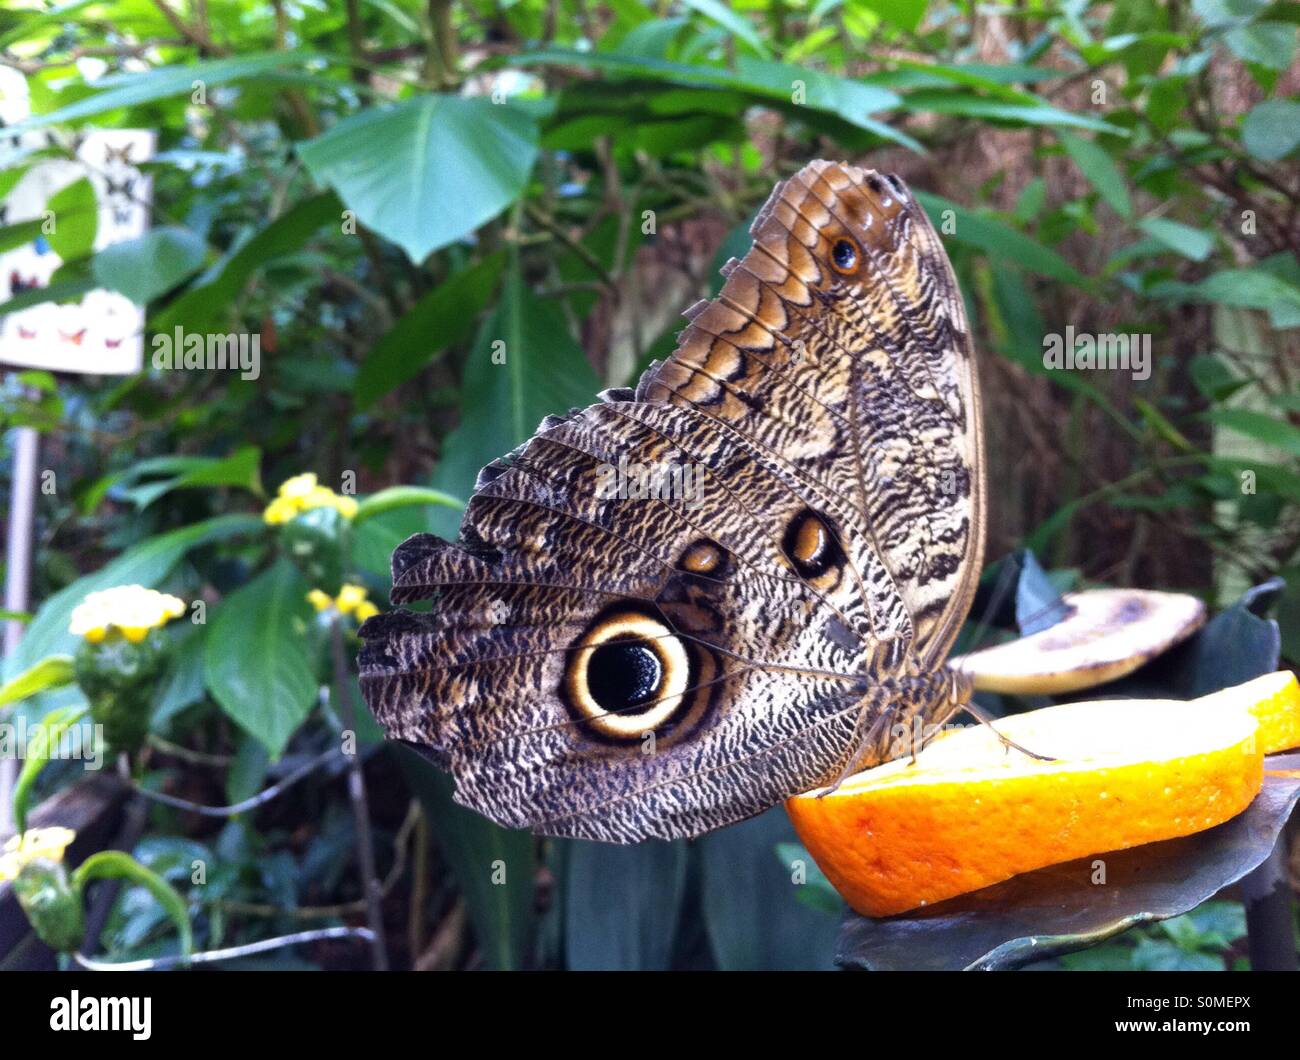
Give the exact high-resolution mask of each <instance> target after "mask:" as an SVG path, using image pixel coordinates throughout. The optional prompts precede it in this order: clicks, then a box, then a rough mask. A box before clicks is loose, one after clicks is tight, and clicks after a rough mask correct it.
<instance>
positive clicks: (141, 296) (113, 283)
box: [91, 226, 207, 305]
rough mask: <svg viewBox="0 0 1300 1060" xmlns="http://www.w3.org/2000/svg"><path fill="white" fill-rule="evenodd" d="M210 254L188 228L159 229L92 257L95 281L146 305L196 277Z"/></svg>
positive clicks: (109, 247) (137, 303)
mask: <svg viewBox="0 0 1300 1060" xmlns="http://www.w3.org/2000/svg"><path fill="white" fill-rule="evenodd" d="M206 253H207V248H206V245H205V244H204V242H203V240H202V239H200V238H199V237H198V236H196V235H195V234H194V233H193V232H191V231H190V230H189V229H187V228H177V227H174V226H167V227H163V228H155V229H153V230H151V231H149V232H146V233H145V234H144V235H142V236H140V237H138V238H137V239H128V240H124V241H123V242H121V243H112V244H110V245H109V246H107V247H105V248H104V249H103V250H101V251H100V252H99V253H98V254H96V255H95V257H94V259H93V260H92V266H91V267H92V271H93V273H94V276H95V282H96V283H98V284H99V285H100V286H101V287H107V288H109V289H110V290H113V291H119V292H121V293H122V294H124V295H126V297H127V298H129V299H131V301H133V302H134V303H135V304H136V305H144V304H146V303H147V302H149V301H151V300H152V299H154V298H157V297H158V296H159V295H160V294H165V293H166V292H167V291H170V290H171V289H172V288H173V287H175V286H176V285H177V284H179V283H181V282H182V281H184V280H186V279H188V278H189V277H191V276H193V275H194V273H196V272H198V271H199V269H200V268H201V267H202V265H203V258H204V255H205V254H206Z"/></svg>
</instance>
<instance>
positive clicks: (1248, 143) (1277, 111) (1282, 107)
mask: <svg viewBox="0 0 1300 1060" xmlns="http://www.w3.org/2000/svg"><path fill="white" fill-rule="evenodd" d="M1241 142H1242V144H1243V145H1245V148H1246V150H1247V151H1249V152H1250V153H1251V154H1252V155H1254V156H1255V157H1256V158H1262V159H1264V160H1265V161H1266V162H1277V161H1279V160H1280V159H1283V158H1285V157H1286V156H1287V155H1289V154H1290V153H1291V152H1292V151H1294V150H1295V149H1296V147H1297V146H1300V103H1297V102H1296V101H1295V100H1291V99H1270V100H1268V101H1267V102H1264V103H1261V104H1259V106H1257V107H1254V108H1253V109H1252V110H1251V112H1250V113H1249V114H1247V115H1246V120H1245V121H1243V122H1242V124H1241Z"/></svg>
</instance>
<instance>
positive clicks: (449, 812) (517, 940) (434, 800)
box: [393, 746, 537, 970]
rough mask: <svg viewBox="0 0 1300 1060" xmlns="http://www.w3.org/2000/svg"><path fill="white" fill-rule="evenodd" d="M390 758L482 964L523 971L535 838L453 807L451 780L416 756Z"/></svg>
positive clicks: (529, 935) (401, 752)
mask: <svg viewBox="0 0 1300 1060" xmlns="http://www.w3.org/2000/svg"><path fill="white" fill-rule="evenodd" d="M393 753H394V754H395V755H396V756H397V761H398V764H399V765H400V766H401V770H402V774H403V775H404V776H405V777H406V782H407V784H408V785H409V786H410V788H411V791H412V793H413V794H414V795H415V796H416V797H417V798H418V799H419V800H420V802H421V803H422V804H423V806H424V812H425V813H426V814H427V815H428V818H429V824H430V826H431V827H432V829H433V833H434V835H435V836H436V838H437V840H438V845H439V847H440V848H441V849H442V853H443V856H444V857H445V858H446V859H447V862H448V864H449V865H450V866H451V870H452V873H453V874H454V876H455V878H456V882H457V884H458V885H459V886H460V890H461V894H462V895H463V896H464V899H465V905H466V906H467V907H468V910H469V917H470V922H471V923H472V924H473V925H474V934H475V937H476V938H477V941H478V948H479V953H480V954H481V957H482V961H483V964H484V965H485V966H486V967H488V968H495V969H502V970H505V969H517V968H523V967H525V966H526V964H527V962H528V959H529V953H530V950H531V948H532V939H533V919H534V916H533V906H534V894H533V892H534V886H533V884H534V877H535V875H536V872H537V857H536V844H535V843H534V841H533V837H532V836H531V835H529V834H528V833H527V832H518V831H510V830H508V829H505V828H502V827H500V826H499V825H496V824H493V823H492V822H491V821H489V820H488V819H487V818H486V817H482V816H480V815H479V814H477V813H474V812H473V811H472V810H467V809H465V807H463V806H460V805H458V804H457V803H455V802H454V801H453V800H452V787H453V785H452V781H451V778H450V777H449V776H448V775H447V774H446V773H443V772H442V771H441V770H438V769H435V768H434V767H433V766H432V765H431V764H430V763H429V762H427V761H426V760H425V759H424V758H422V757H421V756H420V755H419V754H418V753H417V752H415V751H413V750H411V749H410V748H407V747H403V746H394V748H393Z"/></svg>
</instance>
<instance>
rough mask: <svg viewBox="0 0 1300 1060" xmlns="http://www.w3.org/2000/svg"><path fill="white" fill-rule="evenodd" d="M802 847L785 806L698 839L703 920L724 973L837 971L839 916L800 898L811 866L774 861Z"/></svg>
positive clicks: (714, 953) (716, 958)
mask: <svg viewBox="0 0 1300 1060" xmlns="http://www.w3.org/2000/svg"><path fill="white" fill-rule="evenodd" d="M795 842H796V840H795V834H794V828H793V827H792V826H791V824H790V821H789V819H788V818H787V817H786V815H785V811H784V810H782V809H781V808H780V807H776V808H773V809H771V810H768V811H767V813H764V814H762V815H760V816H758V817H754V818H751V819H750V820H748V821H744V822H742V823H740V824H736V825H732V826H731V827H730V828H724V829H722V830H721V831H718V832H711V833H710V834H708V835H706V836H703V837H702V838H701V839H700V840H699V841H698V844H697V845H698V848H699V851H700V857H701V862H702V867H703V874H702V879H701V889H702V901H703V903H704V923H705V927H706V929H707V931H708V935H709V943H710V945H711V947H712V949H713V956H714V959H715V960H716V961H717V964H718V967H719V968H721V969H723V970H724V971H733V970H735V971H739V970H746V971H753V970H780V971H797V970H808V969H817V968H829V967H830V964H831V952H832V946H833V944H834V939H835V935H836V931H837V928H838V924H837V918H836V917H834V916H828V915H827V914H826V913H825V912H822V911H821V910H819V909H813V908H810V907H809V906H808V905H806V904H804V902H802V901H800V899H799V894H800V893H801V891H802V889H803V888H805V887H807V886H808V884H807V883H806V882H805V883H799V882H796V880H797V879H799V878H805V879H808V878H812V877H811V875H810V870H811V866H805V865H791V864H790V863H789V862H783V861H780V860H778V859H777V858H776V857H774V856H773V854H774V851H775V850H776V849H777V847H778V845H784V844H790V845H794V844H795Z"/></svg>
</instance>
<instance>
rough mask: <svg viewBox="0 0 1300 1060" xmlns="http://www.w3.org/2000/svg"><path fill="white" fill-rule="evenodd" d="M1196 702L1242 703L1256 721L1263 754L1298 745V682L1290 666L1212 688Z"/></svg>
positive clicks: (1224, 705) (1218, 706) (1227, 706)
mask: <svg viewBox="0 0 1300 1060" xmlns="http://www.w3.org/2000/svg"><path fill="white" fill-rule="evenodd" d="M1196 702H1197V703H1204V704H1207V705H1209V706H1212V707H1214V708H1216V709H1218V710H1230V709H1231V708H1232V707H1234V706H1238V705H1243V704H1244V705H1245V707H1246V709H1247V710H1249V711H1250V713H1251V714H1252V715H1254V717H1255V720H1256V721H1257V722H1259V731H1258V732H1257V733H1256V734H1255V738H1256V740H1258V741H1259V749H1260V750H1261V751H1263V752H1264V754H1266V755H1271V754H1273V753H1274V752H1275V751H1285V750H1288V749H1289V748H1292V747H1300V682H1297V681H1296V677H1295V674H1293V673H1292V672H1291V671H1290V670H1279V671H1277V673H1272V674H1264V675H1263V676H1262V677H1256V678H1255V679H1254V680H1253V681H1247V682H1246V683H1245V684H1242V685H1236V686H1234V687H1233V688H1225V689H1223V690H1222V691H1220V692H1211V693H1210V694H1209V695H1208V696H1201V698H1200V699H1198V700H1196Z"/></svg>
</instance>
